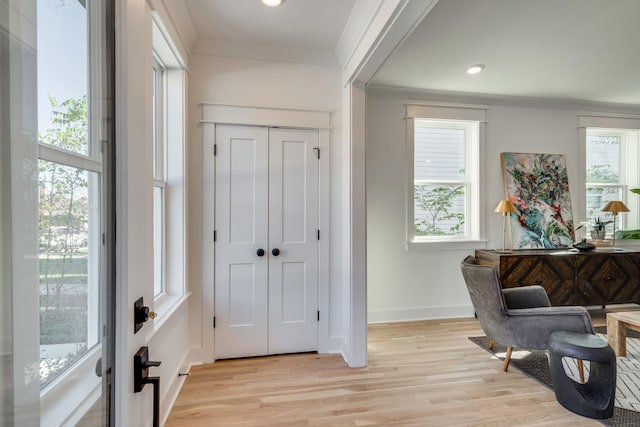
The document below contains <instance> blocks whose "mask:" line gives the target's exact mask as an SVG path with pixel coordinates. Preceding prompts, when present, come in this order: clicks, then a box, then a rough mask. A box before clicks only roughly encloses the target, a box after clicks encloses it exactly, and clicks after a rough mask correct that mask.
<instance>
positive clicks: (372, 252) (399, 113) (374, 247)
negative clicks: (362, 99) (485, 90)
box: [366, 89, 638, 322]
mask: <svg viewBox="0 0 640 427" xmlns="http://www.w3.org/2000/svg"><path fill="white" fill-rule="evenodd" d="M412 95H413V96H412ZM422 98H423V99H424V100H427V101H429V100H430V101H440V102H442V101H447V99H446V98H442V97H441V96H440V97H439V98H438V99H435V98H430V99H429V98H428V97H424V96H423V97H422ZM407 99H412V100H417V99H420V95H419V94H406V93H403V94H400V92H396V93H394V92H393V91H390V90H375V89H374V90H370V91H369V93H368V99H367V153H366V159H367V160H366V162H367V226H368V230H367V239H368V243H367V256H368V258H367V265H368V271H367V273H368V314H369V321H370V322H385V321H403V320H411V319H430V318H443V317H461V316H471V315H473V309H472V306H471V302H470V299H469V297H468V294H467V290H466V287H465V285H464V281H463V280H462V276H461V274H460V267H459V264H460V261H462V259H463V258H464V257H465V256H466V255H468V254H472V253H473V250H435V251H410V252H407V251H406V250H405V238H406V237H405V234H406V233H405V230H406V226H405V224H406V222H405V221H406V219H405V218H406V213H405V212H406V211H405V205H406V191H405V189H406V173H407V168H408V165H407V162H406V156H407V153H406V149H405V147H406V138H405V133H406V131H405V121H404V115H405V107H404V104H406V103H407ZM449 101H451V102H465V103H468V104H471V103H474V102H475V103H480V104H491V105H489V106H488V124H487V134H486V150H485V164H484V165H483V166H484V170H485V187H484V188H482V189H481V195H482V196H483V197H485V198H486V201H487V211H488V212H487V216H486V224H487V238H488V243H487V247H488V248H496V247H499V246H500V245H501V244H502V220H501V216H500V215H498V214H494V213H493V212H492V211H493V208H494V207H495V205H496V204H497V203H498V201H499V200H500V199H502V198H503V196H504V187H503V183H502V167H501V163H500V153H501V152H505V151H510V152H531V153H561V154H565V155H566V159H567V168H568V175H569V185H570V191H571V194H572V206H573V209H574V217H575V218H576V220H579V219H581V215H579V212H578V211H577V210H576V207H577V205H578V197H577V196H578V192H579V191H580V190H579V189H580V188H584V182H583V180H584V178H582V182H581V179H580V178H579V176H578V164H577V160H578V128H577V115H578V112H579V111H580V110H583V109H587V108H590V110H591V111H594V109H593V106H580V105H568V106H564V105H563V106H556V105H554V104H548V105H551V106H546V107H545V106H544V105H541V104H540V102H536V101H534V100H532V101H531V102H530V103H529V105H531V106H528V104H527V103H526V102H523V101H520V102H519V104H518V105H517V106H514V105H513V102H504V104H505V105H504V106H501V105H498V102H499V101H496V100H489V101H488V100H480V101H477V100H474V99H471V98H468V99H461V98H457V99H449ZM534 102H535V103H534ZM581 107H583V108H581ZM597 108H598V109H597V110H596V111H599V112H607V111H609V112H620V107H618V108H613V107H611V106H609V107H606V106H598V107H597ZM635 111H636V113H637V112H638V109H637V108H636V110H635ZM625 112H633V109H632V108H626V109H625Z"/></svg>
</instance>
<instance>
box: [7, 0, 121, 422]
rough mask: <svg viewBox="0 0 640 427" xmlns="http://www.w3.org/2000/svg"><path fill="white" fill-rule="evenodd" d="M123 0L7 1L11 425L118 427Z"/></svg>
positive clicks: (9, 374)
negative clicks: (116, 153) (118, 58)
mask: <svg viewBox="0 0 640 427" xmlns="http://www.w3.org/2000/svg"><path fill="white" fill-rule="evenodd" d="M112 3H113V2H112V1H91V0H55V1H54V0H22V1H18V0H9V1H8V2H6V1H4V2H0V8H4V9H5V10H2V11H0V16H2V17H3V18H2V21H0V47H1V49H2V50H1V52H2V61H1V62H0V70H1V71H0V99H1V101H0V104H1V105H0V138H1V142H2V144H1V147H2V148H1V151H0V154H1V157H0V161H1V168H2V174H1V176H0V189H1V191H2V195H1V197H0V225H1V228H0V233H1V235H0V237H1V239H0V241H1V242H2V243H1V246H0V250H1V251H2V256H1V257H0V259H1V261H0V263H2V265H0V267H1V271H2V275H1V276H0V293H1V296H2V299H1V300H0V301H2V302H1V304H2V307H1V309H2V315H1V316H0V333H1V334H2V335H1V336H0V338H1V341H0V344H1V347H0V352H1V353H0V354H1V357H2V359H1V362H2V363H0V375H1V377H0V382H1V383H2V389H1V390H2V399H0V421H1V423H0V424H2V425H8V426H12V425H15V426H19V425H43V426H58V425H82V426H105V425H109V424H110V423H109V420H110V413H111V412H112V409H113V408H111V406H110V404H109V402H110V401H111V393H112V389H113V387H112V384H111V381H112V372H113V363H112V361H113V348H114V336H113V335H114V334H113V332H114V327H113V304H112V301H114V292H115V291H114V287H113V284H114V269H113V267H112V266H113V264H114V257H113V247H114V245H113V235H114V230H113V224H114V220H113V218H114V214H113V211H114V206H113V203H112V200H113V197H112V194H113V185H112V181H113V172H112V171H113V120H112V118H113V96H112V94H113V50H112V49H113V20H114V15H113V7H112Z"/></svg>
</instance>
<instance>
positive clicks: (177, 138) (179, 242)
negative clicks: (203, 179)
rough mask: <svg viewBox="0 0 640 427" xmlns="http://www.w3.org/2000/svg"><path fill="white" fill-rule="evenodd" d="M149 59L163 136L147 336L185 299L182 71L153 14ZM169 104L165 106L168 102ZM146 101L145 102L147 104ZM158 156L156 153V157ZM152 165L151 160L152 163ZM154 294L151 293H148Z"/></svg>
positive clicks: (183, 69)
mask: <svg viewBox="0 0 640 427" xmlns="http://www.w3.org/2000/svg"><path fill="white" fill-rule="evenodd" d="M152 37H153V49H154V51H153V57H154V60H156V61H157V62H158V63H159V64H160V65H162V66H164V78H163V82H164V83H163V103H162V105H163V107H164V115H163V127H162V131H163V135H162V138H163V140H164V141H165V150H164V158H163V159H162V160H163V161H162V164H163V165H164V169H163V170H162V171H161V172H162V176H161V177H160V176H156V177H154V178H155V179H154V187H155V186H162V187H163V193H164V197H163V201H164V207H163V213H164V230H163V240H164V247H163V259H164V261H163V268H164V270H163V278H164V283H163V292H161V293H160V294H158V295H157V296H155V297H154V298H153V301H154V304H153V309H154V311H155V312H156V314H157V317H156V318H155V320H154V323H153V325H154V328H153V332H152V333H151V334H150V335H149V336H148V337H147V338H148V339H151V337H152V336H153V335H154V334H155V333H156V332H157V331H158V330H159V329H160V328H161V327H162V325H163V324H164V323H165V322H166V321H167V320H168V319H169V318H170V317H171V316H172V315H173V314H175V313H177V312H178V311H179V310H180V308H181V307H182V306H183V305H184V302H185V301H187V300H188V297H189V293H188V289H187V250H186V249H187V230H188V215H187V205H186V195H187V194H188V188H187V182H186V161H187V144H186V140H187V138H186V114H187V103H186V96H187V90H186V88H187V86H186V69H185V67H184V61H183V60H182V58H181V56H180V54H179V52H178V51H177V49H176V48H175V46H174V45H173V43H172V42H171V39H170V37H169V36H168V34H167V32H166V30H165V29H164V26H163V25H162V22H161V21H160V19H159V17H158V16H157V15H156V14H155V13H154V14H153V24H152ZM169 101H170V102H169ZM150 102H151V101H150ZM157 154H159V153H157ZM154 160H157V159H154ZM151 293H152V294H153V293H154V292H153V290H152V292H151Z"/></svg>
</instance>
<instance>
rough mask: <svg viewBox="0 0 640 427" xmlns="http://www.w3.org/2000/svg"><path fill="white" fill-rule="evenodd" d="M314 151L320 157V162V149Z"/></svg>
mask: <svg viewBox="0 0 640 427" xmlns="http://www.w3.org/2000/svg"><path fill="white" fill-rule="evenodd" d="M313 151H315V152H316V155H317V156H318V160H320V149H319V148H318V147H315V148H314V149H313Z"/></svg>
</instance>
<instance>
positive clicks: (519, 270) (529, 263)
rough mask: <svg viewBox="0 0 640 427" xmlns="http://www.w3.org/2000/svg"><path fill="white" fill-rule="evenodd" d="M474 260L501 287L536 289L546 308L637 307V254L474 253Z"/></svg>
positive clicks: (639, 297)
mask: <svg viewBox="0 0 640 427" xmlns="http://www.w3.org/2000/svg"><path fill="white" fill-rule="evenodd" d="M475 256H476V261H477V262H478V263H479V264H485V265H491V266H493V267H494V268H495V269H496V270H497V271H498V275H499V277H500V280H501V282H502V287H503V288H514V287H519V286H528V285H540V286H542V287H543V288H544V289H545V290H546V291H547V294H548V295H549V300H550V301H551V305H585V306H589V305H603V306H604V305H607V304H621V303H640V252H631V251H621V252H617V251H616V252H613V251H591V252H577V253H576V252H571V251H567V250H566V249H565V250H547V249H535V250H514V251H512V252H509V253H501V252H496V251H493V250H478V251H476V253H475Z"/></svg>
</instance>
